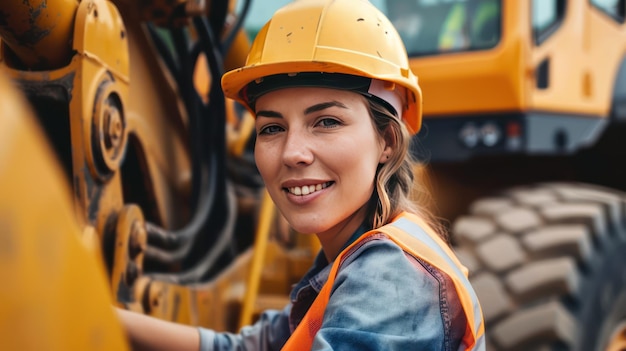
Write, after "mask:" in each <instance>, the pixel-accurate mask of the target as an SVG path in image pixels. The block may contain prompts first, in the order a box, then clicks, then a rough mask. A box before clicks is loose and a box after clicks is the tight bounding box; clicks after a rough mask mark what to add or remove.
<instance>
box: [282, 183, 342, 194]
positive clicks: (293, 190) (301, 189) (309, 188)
mask: <svg viewBox="0 0 626 351" xmlns="http://www.w3.org/2000/svg"><path fill="white" fill-rule="evenodd" d="M332 183H333V182H326V183H320V184H315V185H305V186H294V187H289V188H286V189H287V191H288V192H289V193H290V194H292V195H296V196H303V195H310V194H312V193H314V192H316V191H320V190H322V189H325V188H328V187H329V186H330V185H331V184H332Z"/></svg>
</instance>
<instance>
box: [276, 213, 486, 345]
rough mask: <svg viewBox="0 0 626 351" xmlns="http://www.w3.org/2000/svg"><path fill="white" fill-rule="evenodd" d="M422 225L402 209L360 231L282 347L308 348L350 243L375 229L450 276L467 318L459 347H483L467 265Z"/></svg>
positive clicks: (480, 318)
mask: <svg viewBox="0 0 626 351" xmlns="http://www.w3.org/2000/svg"><path fill="white" fill-rule="evenodd" d="M424 228H429V226H428V225H426V223H424V221H422V220H421V219H420V218H419V217H418V216H416V215H414V214H411V213H408V212H404V213H402V214H400V215H399V216H398V217H396V218H395V219H394V220H393V221H392V222H391V223H389V224H387V225H385V226H382V227H380V228H378V229H374V230H370V231H369V232H367V233H365V234H363V235H361V237H360V238H359V239H357V240H356V241H355V242H354V243H352V244H351V245H350V246H348V247H347V248H346V249H344V250H343V251H342V252H341V253H340V254H339V256H337V258H336V259H335V261H334V262H333V266H332V268H331V271H330V274H329V276H328V281H326V284H324V286H323V287H322V290H320V292H319V294H318V295H317V298H316V299H315V301H313V304H312V305H311V307H309V310H308V311H307V313H306V314H305V315H304V318H303V319H302V321H301V322H300V324H299V325H298V327H296V330H294V332H293V334H291V337H289V340H287V343H286V344H285V346H283V348H282V350H283V351H301V350H310V349H311V346H312V345H313V338H314V337H315V334H317V332H318V330H319V329H320V328H321V326H322V320H323V318H324V311H325V310H326V305H327V304H328V299H329V298H330V291H331V289H332V286H333V283H334V281H335V278H336V277H337V272H338V271H339V267H340V266H341V263H342V262H343V260H344V259H345V258H346V256H347V253H348V252H350V249H351V248H352V247H353V246H355V245H358V243H359V242H361V241H362V240H364V239H365V238H367V237H369V236H371V235H374V234H376V233H384V234H385V235H387V236H388V237H389V239H391V240H392V241H393V242H395V243H396V244H397V245H398V246H400V247H401V248H402V250H404V252H406V253H408V254H410V255H412V256H413V257H415V258H418V259H422V260H424V261H426V262H428V263H429V264H431V265H432V266H434V267H436V268H437V269H438V270H439V271H441V272H443V273H445V274H447V275H448V276H449V277H450V278H451V279H452V281H453V283H454V287H455V288H456V291H457V294H458V296H459V299H460V300H461V305H462V306H463V310H464V312H465V316H466V317H467V321H468V325H467V328H466V331H465V335H464V336H463V342H462V345H461V348H460V349H459V350H484V349H485V346H484V345H485V342H484V334H485V326H484V323H483V315H482V310H481V308H480V304H479V302H478V298H477V297H476V294H475V292H474V289H473V288H472V286H471V285H470V282H469V280H468V279H467V275H468V271H467V268H465V267H464V266H463V265H462V264H461V263H460V262H459V260H458V259H457V257H456V255H455V254H454V253H453V252H452V250H451V249H450V247H449V246H448V245H447V244H446V243H445V242H444V241H443V240H442V239H441V238H440V237H439V235H437V234H436V233H433V232H431V231H425V230H424Z"/></svg>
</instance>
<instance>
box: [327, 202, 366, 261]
mask: <svg viewBox="0 0 626 351" xmlns="http://www.w3.org/2000/svg"><path fill="white" fill-rule="evenodd" d="M365 213H366V208H365V207H363V208H361V209H360V210H358V211H357V212H355V213H354V214H352V215H351V216H350V217H348V218H346V219H345V220H343V221H342V222H341V223H338V224H337V225H335V226H334V227H333V228H331V229H329V230H327V231H325V232H323V233H317V234H316V235H317V237H318V239H319V241H320V243H321V245H322V250H323V251H324V255H325V256H326V259H327V260H328V262H333V261H334V260H335V258H337V256H338V255H339V253H340V252H341V250H342V249H343V247H344V246H345V244H346V242H347V241H348V240H349V239H350V237H351V236H352V234H353V233H354V232H355V231H356V230H357V229H358V228H359V227H360V226H361V224H362V223H363V221H364V220H365Z"/></svg>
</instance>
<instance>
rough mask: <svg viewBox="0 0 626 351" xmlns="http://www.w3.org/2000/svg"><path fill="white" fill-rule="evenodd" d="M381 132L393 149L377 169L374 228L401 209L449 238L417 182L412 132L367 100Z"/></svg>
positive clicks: (372, 203) (372, 204) (371, 205)
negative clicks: (416, 216) (412, 150)
mask: <svg viewBox="0 0 626 351" xmlns="http://www.w3.org/2000/svg"><path fill="white" fill-rule="evenodd" d="M366 100H367V102H368V104H369V111H370V117H371V118H372V122H373V124H374V127H375V128H376V131H377V133H378V135H379V136H380V137H382V138H384V139H385V140H386V142H387V144H388V145H390V146H391V147H392V149H393V152H392V153H391V154H390V155H389V159H388V160H387V162H385V163H381V164H380V165H379V166H378V169H377V171H376V178H375V191H374V192H373V194H372V197H371V198H370V201H369V206H368V214H369V215H368V219H367V220H368V222H369V223H371V225H372V228H373V229H376V228H379V227H381V226H383V225H385V224H387V223H389V222H390V221H391V220H392V219H393V218H395V217H396V216H398V215H399V214H400V213H401V212H403V211H406V212H411V213H414V214H417V215H419V216H420V217H421V218H422V219H423V220H424V222H426V223H427V224H428V225H429V226H430V227H431V228H432V229H433V230H434V231H435V232H437V233H438V234H439V235H440V236H441V237H442V238H443V239H445V240H446V241H447V234H446V231H445V230H444V227H443V225H442V223H441V222H440V221H439V220H438V219H437V218H436V217H435V216H434V215H433V213H432V212H431V211H430V210H429V207H431V206H432V198H431V196H430V193H429V191H428V189H427V188H426V186H425V185H424V184H423V183H422V182H419V181H418V182H416V181H415V179H414V178H415V170H416V167H417V165H418V163H417V160H416V159H415V157H414V156H413V155H412V153H411V151H410V150H411V148H410V146H411V145H410V144H411V135H410V134H409V131H408V130H407V128H406V126H405V125H404V123H403V122H402V121H400V119H398V118H397V117H396V116H394V115H393V114H391V113H390V112H389V110H388V109H387V108H385V107H384V106H383V105H382V104H380V103H379V102H377V101H375V100H374V99H371V98H370V99H366Z"/></svg>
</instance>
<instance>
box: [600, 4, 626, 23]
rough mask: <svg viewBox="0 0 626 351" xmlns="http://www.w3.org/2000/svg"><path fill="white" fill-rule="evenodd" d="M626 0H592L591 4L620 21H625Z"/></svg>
mask: <svg viewBox="0 0 626 351" xmlns="http://www.w3.org/2000/svg"><path fill="white" fill-rule="evenodd" d="M625 2H626V1H625V0H591V4H592V5H593V6H594V7H595V8H597V9H599V10H600V11H602V12H604V13H605V14H607V15H609V16H610V17H611V18H613V19H614V20H615V21H616V22H619V23H624V17H625V16H626V14H625V13H624V12H625V10H624V7H625V5H624V3H625Z"/></svg>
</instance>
